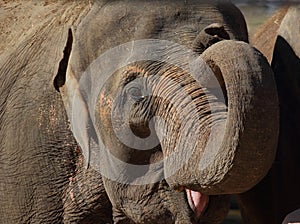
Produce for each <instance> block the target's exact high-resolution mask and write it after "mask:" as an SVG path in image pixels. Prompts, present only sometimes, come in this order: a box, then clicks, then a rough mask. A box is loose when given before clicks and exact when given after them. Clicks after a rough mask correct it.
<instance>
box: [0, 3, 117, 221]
mask: <svg viewBox="0 0 300 224" xmlns="http://www.w3.org/2000/svg"><path fill="white" fill-rule="evenodd" d="M43 4H45V3H44V2H41V1H39V2H36V4H33V2H31V3H30V2H21V3H18V5H15V4H14V2H12V1H10V3H9V4H8V5H7V6H6V7H5V11H4V12H3V11H2V12H3V14H1V15H2V16H5V15H6V16H7V17H6V18H4V19H3V20H4V21H6V26H5V27H1V31H0V33H1V35H4V34H5V33H6V36H1V37H2V38H3V39H2V38H1V40H3V42H4V43H7V44H9V41H10V40H11V41H13V45H12V46H9V45H8V47H6V48H4V49H2V50H3V51H2V52H1V56H0V198H1V199H0V223H1V224H11V223H53V224H57V223H112V221H111V220H112V210H111V203H110V201H109V199H108V197H107V195H106V193H105V190H104V187H103V183H102V180H101V176H100V175H99V174H98V173H97V172H95V171H93V170H92V169H86V167H85V166H84V161H83V160H84V159H83V157H82V155H81V152H80V148H79V146H78V144H77V143H76V140H75V138H74V136H73V133H72V132H71V130H70V124H69V122H68V118H67V114H66V112H65V108H64V105H63V101H62V99H61V96H60V94H59V93H58V92H57V91H56V90H55V88H54V86H53V76H54V75H55V74H56V73H57V68H58V65H59V62H60V61H61V59H62V57H63V50H64V47H65V43H66V39H67V35H68V28H69V27H70V26H72V25H75V24H76V21H77V19H78V18H80V17H81V16H84V15H85V14H86V13H87V11H88V7H87V6H88V5H87V4H86V3H84V2H81V3H80V4H77V3H74V2H70V1H69V2H68V3H66V2H63V1H60V2H57V3H53V4H50V5H47V6H41V5H43ZM45 5H46V4H45ZM40 7H41V8H40ZM20 11H21V13H20ZM24 13H25V14H24ZM10 18H12V21H10V22H8V23H7V20H8V21H9V19H10ZM12 24H13V25H12ZM33 24H34V25H33ZM1 25H2V20H1ZM16 27H19V28H20V29H21V30H22V29H24V28H25V30H24V31H23V33H22V35H20V34H18V33H17V32H18V31H19V30H18V29H15V28H16ZM9 28H12V29H11V31H9ZM6 29H7V30H6ZM2 31H3V32H2Z"/></svg>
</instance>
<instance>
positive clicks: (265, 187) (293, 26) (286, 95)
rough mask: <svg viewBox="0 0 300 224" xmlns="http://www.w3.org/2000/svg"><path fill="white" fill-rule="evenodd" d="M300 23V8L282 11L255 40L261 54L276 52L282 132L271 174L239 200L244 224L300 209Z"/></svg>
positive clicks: (276, 220) (270, 219)
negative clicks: (267, 43) (266, 38)
mask: <svg viewBox="0 0 300 224" xmlns="http://www.w3.org/2000/svg"><path fill="white" fill-rule="evenodd" d="M276 18H281V19H280V20H279V19H276ZM274 19H276V20H274ZM299 19H300V6H299V5H298V6H297V5H294V6H291V7H290V8H289V9H288V10H286V9H285V8H283V9H281V10H280V11H279V12H278V13H277V14H276V15H274V16H273V17H272V18H271V20H270V21H268V22H267V23H266V25H264V27H263V30H262V31H260V32H259V33H260V34H261V35H260V36H258V35H257V36H256V39H255V44H256V45H257V46H258V47H259V49H260V50H261V51H266V49H267V51H268V49H272V52H273V53H272V54H271V57H270V63H271V65H272V68H273V70H274V75H275V80H276V85H277V89H278V96H279V103H280V104H279V105H280V131H279V140H278V146H277V154H276V159H275V161H274V163H273V165H272V168H271V169H270V171H269V173H268V174H267V176H266V177H265V178H264V179H263V180H262V181H261V182H260V183H259V184H258V185H256V186H255V187H254V188H252V189H251V190H250V191H248V192H246V193H244V194H241V195H239V196H238V200H239V204H240V207H241V209H242V216H243V218H244V220H245V223H257V224H263V223H274V224H280V223H282V222H283V220H284V217H285V216H286V215H287V214H289V213H291V212H292V211H294V210H296V209H298V208H300V194H299V189H300V180H299V173H300V164H299V161H300V151H299V143H298V141H299V138H300V132H299V130H300V120H299V113H300V106H299V105H300V73H299V71H300V42H299V37H300V30H299ZM274 21H276V23H275V22H274ZM273 26H276V27H277V29H274V27H273ZM266 35H268V37H269V39H270V40H272V39H274V41H271V42H270V44H271V46H268V45H263V44H262V43H263V42H264V40H262V39H265V36H266ZM274 43H275V44H274ZM267 51H266V52H267ZM294 221H295V220H294ZM299 221H300V219H298V220H297V222H299Z"/></svg>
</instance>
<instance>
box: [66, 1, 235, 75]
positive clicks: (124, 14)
mask: <svg viewBox="0 0 300 224" xmlns="http://www.w3.org/2000/svg"><path fill="white" fill-rule="evenodd" d="M218 7H219V6H218V5H215V4H204V3H203V2H201V1H188V3H186V2H185V1H179V0H176V1H171V0H167V1H151V2H150V1H111V2H108V3H107V4H103V2H102V1H100V2H97V3H96V4H95V5H94V6H93V7H92V9H91V10H90V12H89V14H88V15H87V16H86V17H85V18H84V20H83V21H82V22H81V23H80V25H79V27H78V29H77V31H76V33H75V36H76V38H75V45H74V46H75V47H74V48H73V53H72V55H71V59H72V60H71V64H72V67H78V69H79V72H80V71H81V72H82V71H84V70H85V69H86V68H87V66H88V65H89V64H91V63H92V61H94V60H95V59H96V58H97V57H99V56H100V55H102V54H103V53H104V52H106V51H108V50H110V49H111V48H113V47H116V46H119V45H121V44H124V43H127V42H130V41H134V40H141V39H161V40H168V41H173V42H175V43H178V44H181V45H184V46H187V47H189V48H191V46H192V43H193V41H194V39H195V37H196V36H197V34H198V33H199V32H200V31H201V30H202V29H203V28H204V27H205V26H207V25H208V24H210V23H212V22H214V23H215V22H220V23H223V22H224V18H225V17H226V18H229V17H232V18H234V17H236V15H235V14H237V11H234V10H227V11H226V10H223V11H222V12H221V10H219V9H218ZM231 7H233V6H232V5H231ZM224 14H228V15H231V14H232V16H224ZM237 16H239V15H237ZM237 27H239V26H237ZM227 28H228V27H227ZM228 29H229V30H231V28H228ZM237 29H239V28H237ZM76 59H77V60H76ZM78 59H79V60H78ZM72 61H75V63H73V62H72ZM74 70H77V69H74Z"/></svg>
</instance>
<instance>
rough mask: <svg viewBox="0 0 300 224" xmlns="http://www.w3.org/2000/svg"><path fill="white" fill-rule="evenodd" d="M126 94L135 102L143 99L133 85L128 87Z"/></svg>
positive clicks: (139, 91) (138, 89)
mask: <svg viewBox="0 0 300 224" xmlns="http://www.w3.org/2000/svg"><path fill="white" fill-rule="evenodd" d="M126 92H127V94H128V95H129V96H130V97H131V98H132V99H133V100H134V101H136V102H138V101H141V100H142V99H144V98H145V96H144V95H143V93H142V90H141V88H140V87H139V86H133V85H131V86H128V88H127V91H126Z"/></svg>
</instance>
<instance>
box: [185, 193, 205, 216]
mask: <svg viewBox="0 0 300 224" xmlns="http://www.w3.org/2000/svg"><path fill="white" fill-rule="evenodd" d="M185 191H186V195H187V198H188V202H189V205H190V207H191V209H192V210H193V211H194V213H195V215H196V218H199V217H200V215H201V214H202V213H203V212H204V210H205V208H206V206H207V204H208V200H209V196H208V195H204V194H201V193H200V192H197V191H192V190H190V189H185Z"/></svg>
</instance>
